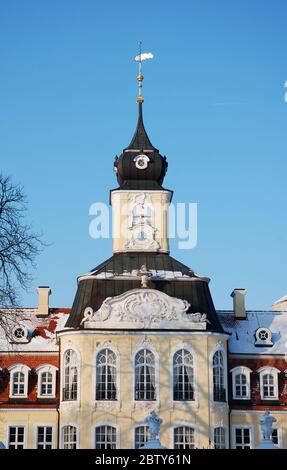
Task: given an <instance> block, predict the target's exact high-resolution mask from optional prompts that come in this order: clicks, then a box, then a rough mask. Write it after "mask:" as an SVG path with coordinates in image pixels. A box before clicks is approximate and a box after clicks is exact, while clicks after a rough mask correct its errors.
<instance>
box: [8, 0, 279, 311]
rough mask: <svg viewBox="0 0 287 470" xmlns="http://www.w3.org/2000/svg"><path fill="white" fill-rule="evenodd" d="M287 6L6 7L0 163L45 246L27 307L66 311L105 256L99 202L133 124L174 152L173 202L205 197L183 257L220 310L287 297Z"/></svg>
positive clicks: (65, 2)
mask: <svg viewBox="0 0 287 470" xmlns="http://www.w3.org/2000/svg"><path fill="white" fill-rule="evenodd" d="M286 15H287V4H286V2H285V1H283V0H282V1H280V0H273V1H271V0H270V1H267V0H260V1H259V0H257V1H256V0H253V1H252V2H250V0H249V1H247V0H240V1H238V0H237V1H234V2H230V1H225V0H218V1H216V2H215V1H214V0H200V1H199V0H198V1H192V0H185V1H183V0H178V1H174V0H173V1H170V0H157V1H156V2H155V1H150V0H146V1H145V2H135V1H121V2H119V1H115V0H114V1H111V0H108V1H106V2H102V1H98V0H94V1H92V0H81V1H79V0H78V1H75V0H57V1H56V0H50V1H41V2H40V1H32V0H26V1H25V2H23V1H20V0H13V1H3V2H1V5H0V58H1V59H0V102H1V106H0V158H1V165H0V169H1V170H2V172H3V173H4V174H9V175H12V177H13V180H14V181H15V182H19V183H21V184H22V185H23V186H24V188H25V191H26V194H27V196H28V199H29V211H28V220H29V221H31V222H32V223H33V226H34V228H35V229H36V230H38V231H42V232H43V233H44V240H45V241H46V242H47V243H49V244H50V245H49V247H47V248H46V249H45V250H44V252H43V253H42V254H41V255H40V256H39V258H38V265H37V270H36V271H35V272H34V277H35V280H34V286H33V288H32V289H31V292H29V293H23V305H24V306H34V305H36V303H37V295H36V287H37V285H50V286H51V288H52V291H53V295H52V298H51V304H52V305H53V306H70V305H71V304H72V301H73V297H74V294H75V291H76V277H77V276H78V275H80V274H82V273H85V272H87V271H88V270H89V269H90V268H92V267H94V266H96V265H97V264H98V263H100V262H101V261H103V259H105V258H108V257H109V256H110V255H111V251H112V242H111V240H93V239H92V238H90V236H89V230H88V229H89V223H90V221H91V217H90V216H89V207H90V205H91V204H92V203H93V202H96V201H101V202H108V198H109V189H111V188H113V187H115V186H116V181H115V175H114V172H113V160H114V156H115V155H116V154H119V153H120V152H121V151H122V149H123V148H124V147H125V146H126V145H128V143H129V141H130V139H131V136H132V134H133V132H134V128H135V125H136V117H137V107H136V102H135V100H136V95H137V89H136V87H137V84H136V74H137V68H136V64H135V63H134V62H133V60H132V59H133V57H134V55H135V54H136V53H137V42H138V40H139V39H142V40H143V41H144V47H143V49H144V51H147V52H153V53H154V56H155V58H154V59H153V61H149V63H148V64H145V69H144V76H145V80H144V97H145V103H144V118H145V125H146V128H147V131H148V133H149V136H150V139H151V141H152V143H153V144H154V145H155V146H156V147H157V148H159V149H160V150H161V152H162V153H163V154H165V155H166V156H167V158H168V162H169V169H168V174H167V177H166V179H165V187H167V188H170V189H173V190H174V191H175V193H174V202H196V203H198V244H197V246H196V248H194V249H193V250H189V251H188V250H178V249H177V245H176V242H175V241H172V243H171V254H172V255H173V256H174V257H176V258H178V259H179V260H181V261H183V262H184V263H186V264H187V265H189V266H191V267H192V268H193V269H194V270H195V271H197V272H199V273H201V274H203V275H206V276H209V277H210V278H211V283H210V288H211V292H212V295H213V299H214V302H215V305H216V307H217V308H229V307H230V306H231V304H232V301H231V298H230V297H229V295H230V293H231V291H232V289H233V288H234V287H245V288H246V289H247V290H248V294H247V306H248V308H249V309H256V308H262V309H268V308H269V307H270V306H271V304H272V303H273V301H274V300H276V299H278V298H279V297H281V296H282V295H284V294H286V293H287V283H286V266H287V254H286V232H287V217H286V171H287V164H286V155H287V143H286V123H287V122H286V121H287V103H286V102H285V101H284V92H285V90H284V83H285V80H287V56H286V44H287V29H286Z"/></svg>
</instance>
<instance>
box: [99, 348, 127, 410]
mask: <svg viewBox="0 0 287 470" xmlns="http://www.w3.org/2000/svg"><path fill="white" fill-rule="evenodd" d="M103 349H110V350H111V351H112V352H113V353H114V354H115V355H116V368H117V378H116V387H117V393H116V400H97V357H98V354H99V353H100V352H101V351H102V350H103ZM93 364H94V374H93V380H92V386H93V399H94V402H95V405H96V406H99V407H100V406H101V404H103V405H104V404H107V405H108V404H109V403H111V404H115V405H116V404H117V405H120V403H121V400H120V397H121V383H120V377H121V371H120V353H119V351H118V349H117V348H116V347H115V345H114V344H112V343H110V342H104V343H102V344H100V345H99V346H98V347H97V348H96V351H95V353H94V361H93Z"/></svg>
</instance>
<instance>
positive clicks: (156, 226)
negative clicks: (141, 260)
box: [111, 72, 172, 253]
mask: <svg viewBox="0 0 287 470" xmlns="http://www.w3.org/2000/svg"><path fill="white" fill-rule="evenodd" d="M142 80H143V76H142V74H141V72H140V73H139V75H138V81H139V90H140V91H139V96H138V99H137V102H138V123H137V127H136V131H135V133H134V136H133V138H132V141H131V143H130V144H129V146H128V147H126V148H125V149H124V150H123V152H122V154H121V155H120V157H116V159H115V163H114V168H115V171H116V175H117V181H118V184H119V187H118V188H116V189H113V190H112V191H111V204H112V208H113V251H114V253H120V252H129V251H136V252H140V251H145V252H147V251H148V252H150V251H151V252H159V253H168V252H169V243H168V208H169V203H170V201H171V198H172V191H170V190H168V189H164V188H163V186H162V183H163V180H164V176H165V174H166V171H167V161H166V157H163V156H162V155H161V154H160V153H159V150H158V149H156V148H155V147H154V146H153V145H152V144H151V142H150V140H149V137H148V135H147V132H146V130H145V127H144V123H143V111H142V106H143V98H142V95H141V85H142Z"/></svg>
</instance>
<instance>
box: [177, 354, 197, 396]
mask: <svg viewBox="0 0 287 470" xmlns="http://www.w3.org/2000/svg"><path fill="white" fill-rule="evenodd" d="M173 399H174V400H176V401H192V400H194V371H193V357H192V354H191V353H190V352H189V351H187V350H186V349H180V350H179V351H176V353H175V354H174V356H173Z"/></svg>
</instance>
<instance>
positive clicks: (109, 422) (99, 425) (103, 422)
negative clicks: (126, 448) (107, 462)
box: [92, 421, 121, 450]
mask: <svg viewBox="0 0 287 470" xmlns="http://www.w3.org/2000/svg"><path fill="white" fill-rule="evenodd" d="M101 426H111V427H112V428H114V429H115V430H116V449H115V450H117V449H120V448H121V447H120V428H119V426H118V425H117V424H115V423H112V422H111V421H101V422H99V423H94V425H93V432H92V439H93V440H92V449H96V428H99V427H101ZM97 450H101V449H97ZM108 450H109V449H108ZM110 450H113V449H110Z"/></svg>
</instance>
